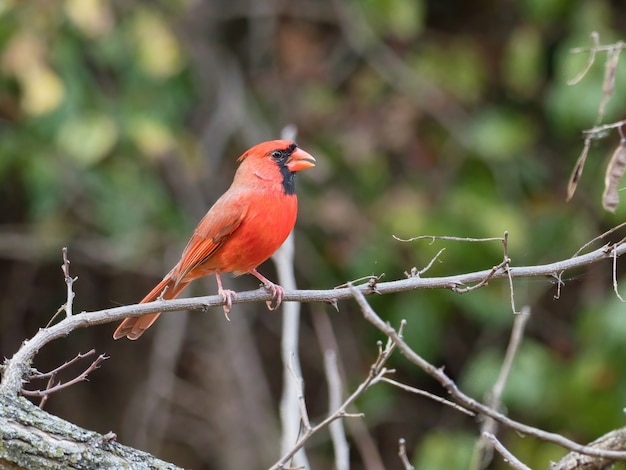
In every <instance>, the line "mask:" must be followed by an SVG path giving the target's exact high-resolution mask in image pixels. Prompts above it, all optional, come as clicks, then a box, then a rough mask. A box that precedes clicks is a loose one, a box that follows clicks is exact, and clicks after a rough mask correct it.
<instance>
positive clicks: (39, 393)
mask: <svg viewBox="0 0 626 470" xmlns="http://www.w3.org/2000/svg"><path fill="white" fill-rule="evenodd" d="M108 358H109V357H108V356H107V355H105V354H100V355H99V356H98V357H97V358H96V360H95V361H93V362H92V363H91V365H90V366H89V367H87V369H85V370H84V371H83V372H82V373H80V374H79V375H78V376H77V377H74V378H73V379H71V380H68V381H67V382H59V383H58V384H56V385H54V386H52V387H49V388H46V389H45V390H22V393H23V394H24V395H26V396H29V397H43V396H46V395H51V394H53V393H55V392H58V391H59V390H63V389H64V388H67V387H70V386H72V385H74V384H77V383H79V382H84V381H86V380H88V375H89V374H90V373H91V372H93V371H94V370H96V369H98V368H99V367H100V364H101V363H102V362H104V361H105V360H107V359H108ZM51 378H52V376H51ZM48 384H49V385H51V382H50V381H48Z"/></svg>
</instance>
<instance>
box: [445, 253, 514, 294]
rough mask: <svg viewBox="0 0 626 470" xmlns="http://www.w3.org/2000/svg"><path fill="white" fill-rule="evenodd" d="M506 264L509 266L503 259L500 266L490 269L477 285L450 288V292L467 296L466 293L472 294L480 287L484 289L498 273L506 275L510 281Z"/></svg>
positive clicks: (506, 260) (507, 261)
mask: <svg viewBox="0 0 626 470" xmlns="http://www.w3.org/2000/svg"><path fill="white" fill-rule="evenodd" d="M508 264H509V260H508V259H505V260H503V261H502V262H501V263H500V264H498V265H496V266H494V267H493V268H491V270H490V271H489V272H488V273H487V275H486V276H485V277H484V278H482V279H481V280H480V282H479V283H478V284H474V285H473V286H467V287H458V286H452V292H455V293H457V294H467V293H468V292H472V291H474V290H477V289H480V288H481V287H485V286H486V285H487V284H489V281H490V280H491V279H493V278H494V277H495V275H496V274H497V273H498V272H499V271H500V273H505V274H508V276H509V279H510V278H511V273H510V272H511V270H510V269H505V268H506V267H507V266H508Z"/></svg>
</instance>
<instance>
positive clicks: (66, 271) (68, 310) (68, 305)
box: [61, 246, 78, 317]
mask: <svg viewBox="0 0 626 470" xmlns="http://www.w3.org/2000/svg"><path fill="white" fill-rule="evenodd" d="M61 270H62V271H63V275H64V276H65V284H66V285H67V300H66V302H65V314H66V315H67V316H68V317H71V316H72V307H73V304H74V290H73V289H72V286H73V284H74V281H76V280H77V279H78V277H74V278H73V277H72V276H70V260H69V259H68V257H67V247H66V246H64V247H63V265H62V266H61Z"/></svg>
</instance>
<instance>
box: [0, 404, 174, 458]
mask: <svg viewBox="0 0 626 470" xmlns="http://www.w3.org/2000/svg"><path fill="white" fill-rule="evenodd" d="M22 468H23V469H61V468H63V469H81V470H82V469H84V470H89V469H103V468H106V469H155V470H156V469H167V470H174V469H178V468H179V467H176V466H175V465H173V464H171V463H167V462H164V461H162V460H159V459H157V458H155V457H153V456H152V455H150V454H147V453H145V452H142V451H139V450H136V449H133V448H131V447H126V446H123V445H122V444H119V443H118V442H116V441H115V434H113V433H108V434H106V435H102V434H98V433H96V432H93V431H87V430H86V429H83V428H80V427H78V426H76V425H74V424H72V423H68V422H67V421H64V420H62V419H61V418H58V417H56V416H53V415H51V414H49V413H46V412H45V411H43V410H41V409H40V408H38V407H37V406H35V405H33V404H32V403H31V402H30V401H28V400H26V399H25V398H22V397H8V396H6V395H4V396H2V397H0V469H22Z"/></svg>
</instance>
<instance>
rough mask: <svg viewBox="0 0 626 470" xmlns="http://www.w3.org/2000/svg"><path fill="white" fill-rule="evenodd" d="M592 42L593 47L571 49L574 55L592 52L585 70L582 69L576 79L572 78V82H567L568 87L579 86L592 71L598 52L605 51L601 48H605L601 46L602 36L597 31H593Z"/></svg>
mask: <svg viewBox="0 0 626 470" xmlns="http://www.w3.org/2000/svg"><path fill="white" fill-rule="evenodd" d="M591 40H592V41H593V47H577V48H575V49H570V52H571V53H573V54H578V53H581V52H590V54H589V60H587V65H585V68H584V69H582V70H581V71H580V73H579V74H578V75H576V76H575V77H574V78H572V79H571V80H568V81H567V84H568V85H576V84H578V83H579V82H580V81H581V80H582V79H583V78H584V77H585V75H587V72H589V70H590V69H591V66H592V65H593V63H594V61H595V59H596V52H597V51H599V50H604V49H601V47H603V46H600V35H599V34H598V32H597V31H593V32H592V33H591ZM606 50H608V49H606Z"/></svg>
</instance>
